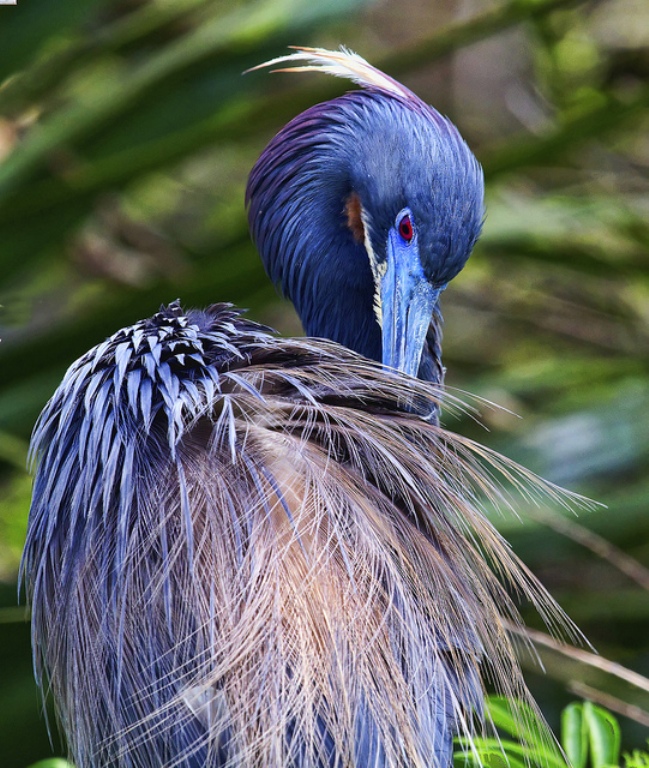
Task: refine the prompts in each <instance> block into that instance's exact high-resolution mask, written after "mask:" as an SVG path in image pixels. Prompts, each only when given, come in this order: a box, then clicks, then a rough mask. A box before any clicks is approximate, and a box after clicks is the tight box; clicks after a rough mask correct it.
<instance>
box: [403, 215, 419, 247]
mask: <svg viewBox="0 0 649 768" xmlns="http://www.w3.org/2000/svg"><path fill="white" fill-rule="evenodd" d="M399 234H400V235H401V237H402V238H403V239H404V240H405V241H406V242H407V243H409V242H410V241H411V240H412V238H413V236H414V234H415V230H414V229H413V228H412V222H411V221H410V216H408V215H407V214H406V215H405V216H404V217H403V218H402V219H401V221H400V222H399Z"/></svg>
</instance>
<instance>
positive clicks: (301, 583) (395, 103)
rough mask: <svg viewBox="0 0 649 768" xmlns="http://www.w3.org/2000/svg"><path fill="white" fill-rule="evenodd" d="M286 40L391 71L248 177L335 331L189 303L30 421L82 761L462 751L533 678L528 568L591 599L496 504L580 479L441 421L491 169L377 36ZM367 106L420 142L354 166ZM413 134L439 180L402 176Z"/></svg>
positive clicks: (41, 612)
mask: <svg viewBox="0 0 649 768" xmlns="http://www.w3.org/2000/svg"><path fill="white" fill-rule="evenodd" d="M289 58H290V60H291V61H304V60H306V61H307V62H308V64H307V66H317V67H323V66H324V67H325V71H330V73H331V74H342V75H343V76H345V77H351V78H356V79H357V80H359V79H360V80H361V81H362V83H361V84H362V85H363V87H364V88H365V90H364V91H362V92H355V93H352V94H347V95H345V96H342V97H340V98H339V99H335V100H333V101H332V102H328V103H327V104H325V105H318V106H317V107H314V108H312V109H311V110H307V112H306V113H303V115H302V116H300V117H298V118H296V119H295V120H294V121H292V122H291V123H290V124H289V125H288V126H287V127H286V128H285V129H284V130H283V131H282V132H280V134H279V135H278V137H276V139H274V140H273V141H272V142H271V144H270V145H269V147H268V148H267V149H266V150H265V152H264V153H263V154H262V156H261V158H260V160H259V161H258V163H257V165H256V167H255V169H254V170H253V173H252V174H251V179H250V184H249V187H248V206H249V208H248V210H249V217H250V222H251V230H252V233H253V237H254V239H255V241H256V242H257V245H258V247H259V249H260V252H261V255H262V258H263V259H264V263H265V266H266V268H267V270H268V272H269V275H270V276H271V278H272V279H273V280H275V281H276V282H278V283H279V284H280V285H281V286H282V288H283V290H284V291H285V292H286V293H287V295H289V296H290V298H291V299H292V300H293V301H294V302H295V303H296V306H297V308H298V310H299V311H300V312H301V315H302V318H303V321H304V323H305V326H306V329H307V331H310V332H312V333H317V334H318V335H324V336H327V337H328V339H329V340H324V339H300V340H295V339H293V340H291V339H289V340H282V339H279V338H277V337H276V336H274V335H273V334H272V333H271V332H269V330H268V329H266V328H263V327H262V326H259V325H256V324H255V323H253V322H251V321H248V320H246V319H245V318H243V317H242V315H241V313H240V312H239V311H237V310H235V309H233V308H232V307H230V306H229V305H225V304H217V305H214V306H212V307H211V308H209V309H208V310H206V311H205V312H201V311H196V310H192V311H189V312H184V311H183V310H182V309H181V307H180V305H179V304H178V303H173V304H171V305H169V306H168V307H163V308H161V309H160V311H159V312H158V313H157V314H156V315H154V316H153V317H152V318H149V319H148V320H144V321H141V322H139V323H137V324H135V325H134V326H132V327H130V328H125V329H122V330H120V331H118V332H117V333H116V334H115V335H114V336H112V337H110V338H109V339H107V340H106V341H105V342H103V343H101V344H99V345H98V346H97V347H95V348H93V349H92V350H90V351H89V352H88V353H87V354H86V355H84V356H83V357H81V358H80V359H79V360H78V361H77V362H76V363H74V364H73V365H72V366H71V368H70V369H69V370H68V372H67V374H66V376H65V378H64V380H63V382H62V384H61V385H60V387H59V388H58V390H57V391H56V393H55V394H54V396H53V398H52V399H51V400H50V402H49V403H48V405H47V406H46V408H45V410H44V411H43V413H42V415H41V417H40V419H39V422H38V424H37V426H36V429H35V432H34V438H33V443H32V446H33V447H32V451H33V459H34V463H35V467H36V479H35V484H34V495H33V502H32V507H31V511H30V519H29V530H28V536H27V542H26V545H25V552H24V556H23V562H22V574H23V578H24V581H25V583H26V586H27V593H28V597H29V600H30V602H31V605H32V635H33V644H34V654H35V665H36V672H37V678H38V680H39V681H40V684H41V686H42V689H43V691H51V693H52V696H53V698H54V701H55V705H56V709H57V714H58V717H59V719H60V722H61V725H62V728H63V731H64V732H65V735H66V738H67V741H68V744H69V748H70V753H71V757H72V759H73V760H74V762H75V764H76V765H77V768H106V767H107V766H108V767H110V768H159V767H160V766H162V765H164V766H169V767H172V766H173V767H176V766H178V767H182V768H199V767H200V768H225V767H226V766H227V767H228V768H229V767H230V766H232V767H234V766H237V767H241V768H246V767H251V768H252V767H253V766H268V768H286V767H289V766H290V767H294V768H307V767H308V768H334V766H335V767H340V768H353V767H357V768H360V767H361V766H363V768H365V766H368V767H369V766H374V767H375V768H378V767H379V766H381V767H383V768H388V767H390V768H393V767H394V768H398V767H400V766H403V768H406V766H424V765H426V766H433V768H448V766H449V764H450V761H451V756H452V739H453V737H454V736H455V735H458V734H460V735H465V736H471V735H472V734H473V733H474V731H475V729H476V728H479V727H480V722H481V714H480V712H481V702H482V698H483V694H484V681H485V680H488V681H491V682H492V683H493V684H494V685H495V687H496V689H497V690H498V691H500V692H501V693H503V694H505V695H507V696H509V697H512V698H516V699H521V700H524V701H528V702H529V704H530V705H531V706H533V702H531V700H530V698H529V694H528V693H527V689H526V687H525V684H524V681H523V678H522V674H521V671H520V667H519V664H518V662H517V659H516V654H515V651H514V648H513V647H512V644H511V641H510V639H509V635H508V632H507V625H508V623H510V622H514V623H518V622H519V618H518V613H517V610H516V607H515V605H514V603H513V601H512V598H511V596H510V592H518V593H519V594H521V595H523V596H524V597H525V598H526V599H528V600H529V601H531V602H532V603H533V604H534V605H535V606H536V607H537V609H538V610H539V612H540V613H541V614H542V615H543V616H544V618H545V619H546V621H547V622H548V623H549V624H554V623H557V624H560V625H563V626H566V627H570V625H569V623H568V622H567V620H566V619H565V617H564V615H563V614H562V612H561V611H560V609H559V608H558V606H557V605H556V603H554V602H553V600H552V599H551V598H550V597H549V595H548V594H547V593H546V592H545V590H544V589H543V587H542V586H541V585H540V584H539V583H538V582H537V581H536V580H535V578H534V577H533V576H532V575H531V574H530V573H529V572H528V571H527V569H526V568H525V566H524V565H523V564H522V563H520V562H519V561H518V560H517V558H516V557H515V556H514V555H513V554H512V552H511V551H510V549H509V547H508V545H507V544H506V542H505V541H504V540H503V539H502V538H501V536H500V535H499V534H498V533H497V531H496V530H495V528H494V527H493V526H492V524H491V523H490V522H489V520H488V517H487V515H486V508H487V507H490V506H496V507H497V506H502V505H509V504H510V501H509V497H508V491H506V490H505V487H506V486H507V485H508V486H510V487H511V488H513V489H519V490H520V489H524V490H525V491H526V492H530V493H537V492H539V493H546V494H554V493H555V491H554V489H552V487H551V486H548V485H547V484H543V483H542V481H540V480H538V479H537V478H534V477H533V476H532V475H530V474H529V473H527V472H526V471H525V470H523V469H521V468H520V467H517V466H516V465H515V464H513V463H512V462H509V461H507V460H506V459H503V458H502V457H500V456H498V455H497V454H494V453H492V452H490V451H489V450H488V449H486V448H484V447H482V446H479V445H477V444H475V443H472V442H471V441H469V440H467V439H465V438H462V437H460V436H458V435H455V434H453V433H452V432H450V431H448V430H446V429H444V428H442V427H441V426H439V424H438V420H437V414H438V413H439V410H440V407H441V403H442V399H445V400H446V401H447V402H448V401H449V400H450V398H449V396H448V395H447V394H444V393H443V390H442V387H441V378H442V367H441V352H440V346H439V342H440V334H439V309H438V306H437V297H438V295H439V292H440V291H441V290H442V288H443V287H444V286H445V285H446V283H447V282H448V281H449V280H450V279H451V278H452V277H453V276H454V275H455V274H456V273H457V272H458V271H459V269H461V267H462V265H463V264H464V261H466V258H468V255H469V252H470V250H471V247H472V245H473V243H474V241H475V239H476V237H477V235H478V232H479V228H480V224H481V220H482V186H481V183H482V182H481V174H480V171H479V167H478V165H477V163H476V162H475V160H474V159H473V156H472V155H471V154H470V152H469V150H468V149H467V148H466V145H465V144H464V143H463V142H462V140H461V139H460V137H459V134H458V133H457V131H456V129H455V128H454V127H453V126H452V125H451V124H450V123H449V122H448V121H447V120H446V119H445V118H442V117H441V116H439V115H438V114H437V113H436V112H434V110H432V108H430V107H427V106H426V105H424V104H423V102H421V101H419V100H418V99H417V98H416V97H415V96H414V94H411V92H410V91H408V90H407V89H405V88H403V86H400V85H399V84H398V83H396V81H393V80H391V79H390V78H388V77H387V76H385V75H383V74H382V73H380V72H378V71H377V70H375V69H373V68H372V67H370V65H368V64H367V63H366V62H364V61H363V60H362V59H360V57H355V56H353V55H352V54H349V53H347V52H341V53H332V52H326V51H320V50H309V49H304V50H301V51H299V52H298V53H297V54H293V56H292V57H289ZM326 67H328V68H329V69H328V70H327V69H326ZM359 94H360V95H359ZM363 115H365V116H366V117H368V116H369V118H370V119H376V120H378V123H375V124H374V125H375V127H376V125H379V126H383V127H384V128H385V130H386V131H387V132H388V134H387V135H388V138H389V139H390V140H392V139H395V140H398V141H399V142H400V144H399V147H400V150H399V153H397V156H396V157H397V160H396V161H395V162H387V161H386V160H385V159H384V160H383V161H382V162H378V160H380V157H379V153H378V149H379V147H380V142H379V144H377V145H375V146H373V147H372V150H373V155H374V159H373V161H372V162H370V161H369V160H367V161H363V162H360V163H359V165H358V166H354V167H352V165H350V157H349V156H347V155H346V152H347V149H346V145H345V141H346V140H347V139H346V136H347V131H348V130H349V123H350V122H351V124H352V125H355V126H357V127H358V126H360V125H361V123H362V116H363ZM404 115H406V116H407V118H408V119H407V120H406V121H405V122H404ZM406 123H407V124H408V126H409V127H408V128H405V127H404V126H405V124H406ZM413 126H414V128H413ZM404 131H405V138H404ZM374 134H375V138H377V137H378V138H380V134H379V132H378V131H376V130H375V131H374ZM315 136H320V139H321V141H320V147H321V150H322V156H321V157H320V158H319V162H318V164H317V170H318V173H316V168H315V167H314V155H313V153H314V137H315ZM332 136H333V137H335V138H336V140H335V141H334V140H332ZM339 139H340V141H339ZM384 139H385V137H384ZM336 147H338V149H339V150H340V153H339V156H338V160H339V163H338V164H337V163H336V158H337V155H336V152H335V151H334V150H335V148H336ZM404 153H409V154H408V155H406V154H404ZM442 157H443V158H444V166H445V170H440V169H439V167H438V165H439V163H438V164H437V165H436V162H437V161H438V160H439V159H440V158H442ZM399 158H400V159H399ZM406 160H409V161H410V164H409V165H408V167H412V163H414V164H415V165H416V164H417V163H419V164H424V165H425V166H426V169H425V171H422V174H419V175H417V174H414V175H413V174H410V176H411V177H412V178H414V179H415V180H416V179H419V182H421V181H422V180H423V181H425V182H426V184H427V185H428V186H427V187H426V190H427V192H426V194H427V195H428V198H431V199H432V201H433V202H431V199H426V200H423V199H422V196H421V195H419V196H418V195H416V194H414V191H413V189H409V188H407V187H404V186H403V185H398V184H397V186H399V188H400V190H401V191H400V192H399V193H398V194H394V193H390V190H389V185H390V183H391V182H394V181H395V179H398V178H399V174H400V173H401V172H402V170H403V169H404V168H405V167H406V166H405V165H404V163H405V161H406ZM454 163H455V164H456V165H457V167H455V168H454V167H453V166H454ZM431 164H432V165H433V166H434V167H432V168H430V167H428V166H429V165H431ZM304 173H306V174H307V175H306V176H304V175H303V174H304ZM318 180H319V181H318ZM316 181H318V185H316V183H315V182H316ZM316 186H317V190H316ZM316 191H317V196H316V199H317V201H319V205H318V206H315V207H314V205H313V195H312V194H311V193H312V192H313V193H314V194H315V193H316ZM422 194H423V193H422ZM423 196H425V195H423ZM305 201H309V202H305ZM438 203H439V205H438ZM441 203H443V204H441ZM404 217H405V218H407V221H406V220H405V218H404ZM398 238H401V239H400V240H399V239H398ZM406 278H407V279H406ZM410 279H412V283H409V282H408V280H410ZM330 283H331V284H330ZM404 283H406V284H407V286H408V291H405V290H404ZM342 287H346V291H345V292H343V291H342ZM404 296H405V299H404ZM404 301H405V303H404ZM404 307H405V309H404ZM341 312H342V313H343V314H341ZM411 313H412V314H411ZM422 318H423V319H422ZM426 323H430V326H429V327H428V326H427V324H426ZM415 325H416V327H417V333H416V334H415V333H414V331H413V328H414V327H415ZM415 335H417V336H418V341H417V342H416V344H419V345H421V346H422V350H420V351H419V353H416V352H412V350H411V348H410V347H409V346H408V344H407V343H406V341H407V339H405V338H404V337H406V336H408V337H410V336H415ZM337 342H342V343H345V344H346V345H347V346H348V347H349V349H347V348H345V347H344V346H341V345H340V343H337ZM386 347H389V348H390V354H391V355H393V357H392V358H391V359H393V360H395V361H397V368H402V369H404V371H405V372H404V371H400V370H395V369H394V366H392V365H391V363H390V360H386V357H385V354H384V353H385V348H386ZM352 350H355V351H352ZM363 355H364V356H363ZM368 358H370V359H368ZM417 372H418V373H419V376H420V378H419V379H416V378H414V377H413V376H412V375H408V374H409V373H410V374H412V373H417ZM510 588H511V589H510Z"/></svg>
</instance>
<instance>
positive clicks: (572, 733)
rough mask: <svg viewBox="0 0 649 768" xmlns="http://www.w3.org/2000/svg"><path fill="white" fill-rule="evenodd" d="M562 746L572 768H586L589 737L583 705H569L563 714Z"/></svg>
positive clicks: (576, 703)
mask: <svg viewBox="0 0 649 768" xmlns="http://www.w3.org/2000/svg"><path fill="white" fill-rule="evenodd" d="M561 746H562V747H563V749H564V751H565V753H566V757H567V758H568V761H569V762H570V765H571V766H572V768H585V765H586V760H587V758H588V737H587V733H586V727H585V720H584V716H583V705H582V704H580V703H578V702H573V703H572V704H569V705H568V706H567V707H566V708H565V709H564V710H563V712H562V713H561Z"/></svg>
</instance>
